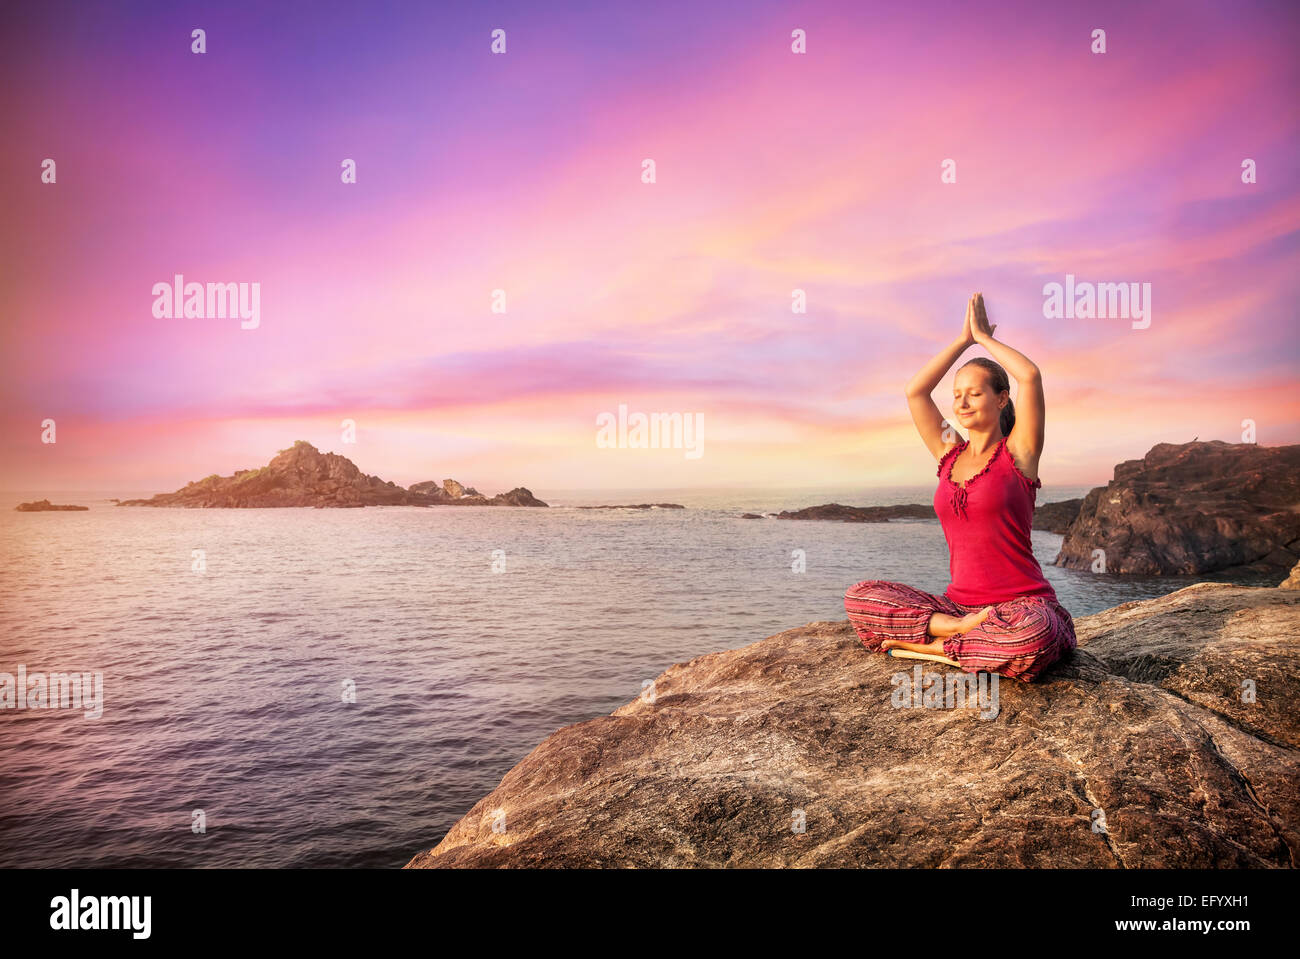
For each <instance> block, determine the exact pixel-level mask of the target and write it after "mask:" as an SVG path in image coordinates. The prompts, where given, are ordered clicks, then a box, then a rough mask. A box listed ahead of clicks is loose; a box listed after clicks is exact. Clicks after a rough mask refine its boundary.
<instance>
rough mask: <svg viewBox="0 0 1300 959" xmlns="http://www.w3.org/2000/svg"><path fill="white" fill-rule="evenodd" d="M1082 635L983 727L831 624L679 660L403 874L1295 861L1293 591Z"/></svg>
mask: <svg viewBox="0 0 1300 959" xmlns="http://www.w3.org/2000/svg"><path fill="white" fill-rule="evenodd" d="M1076 632H1077V634H1078V637H1079V641H1080V648H1079V649H1078V650H1076V651H1075V652H1074V653H1073V654H1071V656H1069V657H1068V658H1067V659H1065V660H1063V661H1061V662H1058V663H1057V664H1055V665H1054V666H1053V667H1052V668H1051V669H1049V670H1048V671H1047V672H1046V673H1044V675H1043V676H1042V677H1040V679H1039V680H1037V681H1035V682H1033V683H1022V682H1018V681H1015V680H1007V679H1000V681H999V683H998V686H997V687H996V700H995V701H996V705H997V709H996V715H993V716H992V717H991V718H984V717H986V716H987V714H988V713H989V712H991V710H984V709H981V708H979V707H975V708H929V707H927V706H925V705H919V702H920V701H919V700H911V702H913V703H917V705H901V706H900V705H899V700H898V698H897V693H896V690H898V689H900V688H903V686H905V685H906V684H907V683H909V682H915V679H916V678H917V673H916V672H915V671H916V670H919V669H920V667H921V666H922V665H924V666H925V667H926V675H931V674H933V675H937V676H949V677H952V676H957V677H961V676H966V675H968V674H963V673H961V672H960V671H958V670H956V669H953V668H951V667H946V666H942V665H939V664H933V663H925V664H921V663H918V662H916V661H914V660H904V659H895V658H892V657H889V656H885V655H882V654H880V653H870V652H867V651H866V650H865V649H864V648H863V647H862V645H861V644H860V643H859V641H858V638H857V636H856V634H855V633H854V632H853V630H852V628H851V627H850V626H849V624H848V622H847V621H842V622H818V623H811V624H809V625H807V626H802V627H800V628H798V629H791V630H787V631H786V632H783V633H778V634H777V635H775V636H771V637H768V638H767V639H764V640H762V641H760V642H757V643H754V644H752V645H750V646H746V647H743V648H741V649H733V650H727V651H724V652H718V653H711V654H709V655H705V656H700V657H697V658H695V659H692V660H690V661H689V662H686V663H679V664H677V665H674V666H672V667H670V668H669V669H668V670H666V671H665V672H664V673H663V674H661V675H660V676H659V677H658V678H657V679H656V680H655V681H654V685H653V687H652V690H651V691H652V693H653V695H647V696H643V697H639V698H637V699H634V700H633V701H632V702H630V703H627V704H626V705H624V706H621V707H620V708H618V709H616V710H615V711H614V712H613V713H612V714H610V715H609V716H602V717H599V718H596V719H592V720H588V721H586V722H580V723H576V724H574V725H572V726H567V727H565V728H563V729H561V730H559V731H558V732H556V733H554V734H552V735H551V736H550V737H548V738H547V739H546V740H544V741H543V742H542V743H541V744H540V745H539V746H538V747H537V748H536V749H534V750H533V751H532V752H531V753H529V754H528V756H526V757H525V758H524V759H523V760H522V761H521V762H519V763H518V765H516V766H515V767H514V768H513V769H511V770H510V771H509V772H508V773H507V774H506V775H505V778H503V779H502V780H501V783H500V785H499V786H498V787H497V788H496V789H495V790H493V791H492V792H491V793H489V794H488V795H487V796H485V797H484V798H483V799H482V800H481V801H479V802H478V803H477V804H475V805H474V807H473V808H472V809H470V811H469V812H468V813H467V814H466V815H465V817H464V818H463V819H461V820H460V821H459V822H457V823H456V824H455V825H454V826H453V827H452V829H451V830H450V831H449V832H448V833H447V834H446V836H445V837H443V838H442V841H441V842H439V843H438V844H437V845H436V846H435V847H434V848H433V849H431V850H429V851H426V852H422V853H420V854H418V855H416V856H415V857H414V858H413V859H412V860H411V861H410V863H409V864H408V866H409V867H497V866H527V867H538V866H558V867H591V866H596V867H629V866H632V867H683V866H684V867H723V866H741V867H779V866H800V867H803V866H832V867H854V868H856V867H862V866H902V867H922V868H932V867H938V866H949V867H956V866H961V867H970V866H993V867H1017V868H1020V867H1033V868H1042V867H1144V868H1152V867H1160V868H1165V867H1294V866H1295V864H1296V854H1297V852H1300V790H1297V789H1296V785H1295V784H1296V782H1297V781H1300V752H1298V751H1297V746H1298V745H1300V717H1298V716H1297V713H1296V711H1295V709H1294V703H1295V702H1296V697H1297V695H1298V694H1300V666H1298V665H1297V664H1298V663H1300V658H1297V653H1298V652H1300V591H1296V590H1283V589H1252V588H1247V587H1238V586H1231V585H1226V584H1208V583H1203V584H1197V585H1195V586H1190V587H1187V588H1186V589H1181V590H1178V591H1177V592H1174V593H1171V594H1169V595H1167V596H1163V597H1160V598H1158V599H1153V600H1147V601H1145V602H1134V603H1125V604H1123V605H1122V606H1118V607H1115V608H1114V609H1110V610H1106V611H1105V612H1102V613H1098V614H1096V615H1093V616H1087V617H1082V618H1080V619H1078V620H1077V621H1076ZM985 675H987V674H985ZM929 681H931V680H928V679H927V680H923V681H922V685H924V683H925V682H929ZM987 690H988V691H989V692H990V693H991V692H993V690H994V688H993V687H991V686H989V687H987ZM902 702H903V703H908V702H909V700H908V698H907V697H904V699H903V700H902ZM800 824H802V829H800V828H797V827H798V826H799V825H800Z"/></svg>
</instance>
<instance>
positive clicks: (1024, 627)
mask: <svg viewBox="0 0 1300 959" xmlns="http://www.w3.org/2000/svg"><path fill="white" fill-rule="evenodd" d="M985 605H986V606H992V607H993V611H992V612H991V613H989V615H988V618H987V619H985V620H984V622H982V623H980V624H979V625H978V626H976V627H975V628H974V629H972V630H970V631H969V632H967V633H965V634H963V635H960V636H947V637H945V638H944V641H943V652H944V655H945V656H947V657H948V658H949V659H952V660H955V661H956V662H958V663H961V668H962V671H963V672H967V673H976V672H980V671H981V670H982V671H984V672H989V673H998V674H1000V675H1002V676H1008V677H1010V678H1012V679H1020V680H1023V681H1025V682H1031V681H1032V680H1033V679H1034V678H1035V677H1037V676H1038V674H1039V673H1041V672H1042V671H1043V670H1045V669H1046V668H1047V667H1048V666H1050V665H1052V663H1054V662H1056V661H1057V660H1058V659H1060V658H1061V657H1062V656H1065V655H1066V654H1067V653H1069V652H1070V651H1071V650H1073V649H1075V648H1076V647H1077V646H1078V641H1077V640H1076V639H1075V636H1074V620H1073V619H1071V618H1070V614H1069V612H1068V611H1067V610H1066V609H1065V607H1064V606H1062V605H1061V604H1060V603H1058V602H1055V601H1054V600H1051V599H1048V598H1046V597H1043V596H1020V597H1017V598H1016V599H1009V600H1007V601H1006V602H1003V603H986V604H985ZM844 608H845V610H847V611H848V614H849V622H850V623H852V624H853V628H854V629H855V630H857V633H858V636H859V637H860V638H861V640H862V645H863V646H865V647H866V648H867V649H869V650H871V651H872V652H875V651H877V650H879V649H880V643H881V641H883V640H886V639H900V640H903V641H904V642H908V643H929V642H933V640H934V637H933V636H929V635H927V634H926V626H927V625H928V623H929V621H930V616H931V614H933V613H947V614H948V615H949V616H958V617H961V616H965V615H966V614H967V613H973V612H976V611H978V610H981V609H983V608H984V606H964V605H962V604H961V603H955V602H953V601H952V600H950V599H949V598H948V597H947V596H942V595H941V596H935V595H934V594H933V593H927V592H925V591H923V590H919V589H915V588H913V587H911V586H907V585H905V584H903V583H891V582H889V581H888V580H883V579H867V580H863V581H862V582H860V583H855V584H854V585H852V586H850V587H849V588H848V590H847V592H845V594H844Z"/></svg>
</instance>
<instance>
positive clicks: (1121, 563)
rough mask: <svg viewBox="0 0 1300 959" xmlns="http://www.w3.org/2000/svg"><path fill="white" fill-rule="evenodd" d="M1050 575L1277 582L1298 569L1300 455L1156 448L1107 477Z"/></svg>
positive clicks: (1238, 448)
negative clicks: (1270, 575) (1250, 573)
mask: <svg viewBox="0 0 1300 959" xmlns="http://www.w3.org/2000/svg"><path fill="white" fill-rule="evenodd" d="M1064 535H1065V541H1064V542H1063V543H1062V544H1061V551H1060V553H1059V555H1058V556H1057V558H1056V561H1055V565H1057V566H1063V567H1066V568H1068V569H1091V568H1092V567H1093V564H1094V562H1095V560H1094V557H1095V556H1096V554H1095V553H1094V551H1095V550H1098V549H1100V550H1103V551H1104V559H1105V571H1106V572H1108V573H1119V574H1137V575H1148V576H1150V575H1170V574H1197V573H1209V572H1214V571H1217V570H1222V569H1229V568H1235V567H1240V568H1244V569H1259V570H1268V571H1270V572H1273V571H1276V572H1285V571H1286V570H1288V569H1290V568H1291V567H1292V566H1293V565H1295V563H1296V561H1297V560H1300V445H1297V446H1271V447H1266V446H1257V445H1255V444H1254V443H1225V442H1223V441H1221V440H1212V441H1209V442H1192V443H1183V444H1181V445H1175V444H1171V443H1158V444H1157V445H1155V446H1153V447H1151V450H1150V451H1149V452H1148V453H1147V455H1146V456H1145V457H1143V458H1142V459H1140V460H1127V461H1126V462H1123V463H1121V464H1120V465H1118V466H1117V467H1115V478H1114V479H1113V480H1111V482H1110V483H1109V484H1107V485H1106V486H1104V487H1098V488H1097V489H1094V490H1092V492H1090V493H1089V494H1088V495H1087V496H1086V497H1084V501H1083V504H1082V506H1081V507H1080V510H1079V515H1078V517H1077V518H1076V519H1075V521H1074V522H1073V523H1072V524H1070V527H1069V529H1068V530H1067V531H1066V532H1065V534H1064Z"/></svg>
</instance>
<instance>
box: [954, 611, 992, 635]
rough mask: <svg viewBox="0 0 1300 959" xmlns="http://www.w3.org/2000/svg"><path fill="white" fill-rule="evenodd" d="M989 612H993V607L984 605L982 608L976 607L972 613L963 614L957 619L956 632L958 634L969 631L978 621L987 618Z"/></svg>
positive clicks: (980, 621)
mask: <svg viewBox="0 0 1300 959" xmlns="http://www.w3.org/2000/svg"><path fill="white" fill-rule="evenodd" d="M991 612H993V607H992V606H985V607H984V608H983V609H978V610H976V611H975V612H973V613H967V614H966V615H965V616H963V617H962V618H961V619H960V620H958V621H957V623H958V625H957V633H958V634H962V633H969V632H970V631H971V630H972V629H974V628H975V627H976V626H978V625H979V624H980V623H982V622H984V620H986V619H988V618H989V613H991Z"/></svg>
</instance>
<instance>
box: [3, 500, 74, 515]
mask: <svg viewBox="0 0 1300 959" xmlns="http://www.w3.org/2000/svg"><path fill="white" fill-rule="evenodd" d="M14 509H16V510H18V511H19V512H21V513H47V512H53V511H58V510H82V509H90V507H89V506H55V505H54V504H53V503H51V502H50V501H49V500H47V499H38V500H36V501H35V502H32V503H19V504H18V505H17V506H15V507H14Z"/></svg>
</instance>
